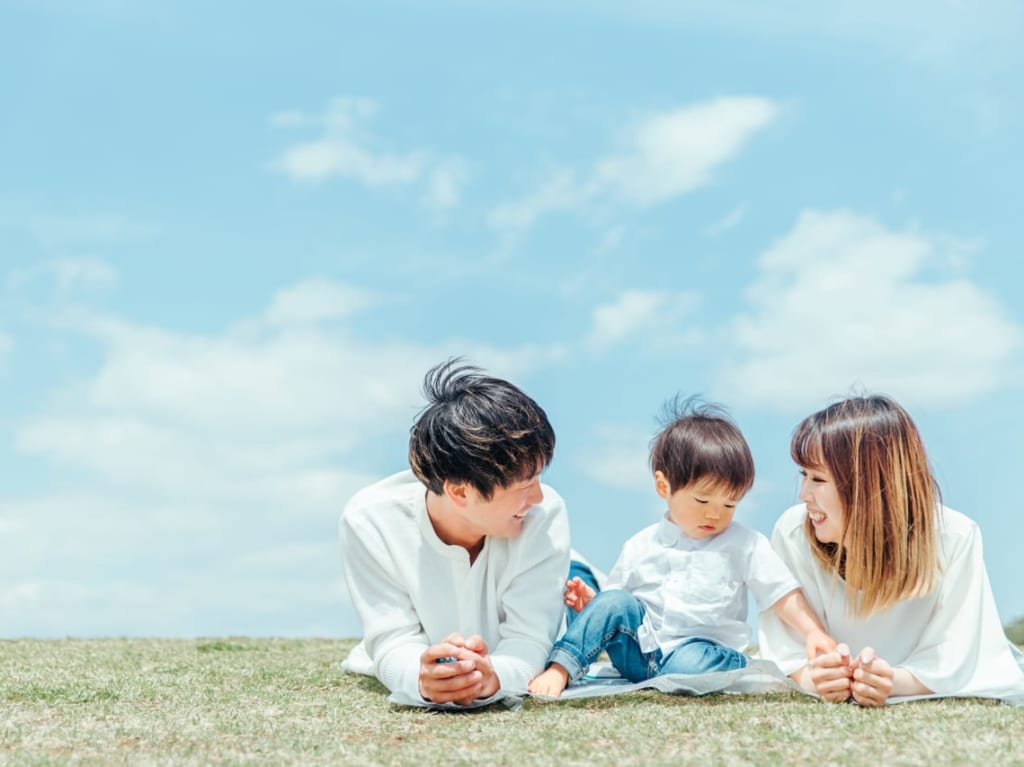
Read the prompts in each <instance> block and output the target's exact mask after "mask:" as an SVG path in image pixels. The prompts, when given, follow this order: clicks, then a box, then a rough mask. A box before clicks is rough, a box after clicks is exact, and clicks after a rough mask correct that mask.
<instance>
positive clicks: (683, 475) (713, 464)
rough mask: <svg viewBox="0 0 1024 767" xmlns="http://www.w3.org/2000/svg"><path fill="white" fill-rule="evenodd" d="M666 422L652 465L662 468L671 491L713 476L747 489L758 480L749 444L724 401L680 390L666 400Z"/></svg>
mask: <svg viewBox="0 0 1024 767" xmlns="http://www.w3.org/2000/svg"><path fill="white" fill-rule="evenodd" d="M661 422H662V424H663V428H662V430H661V432H659V434H658V435H657V436H656V437H655V438H654V439H653V440H652V441H651V471H660V472H662V473H663V474H664V475H665V478H666V479H668V483H669V486H670V487H671V489H672V492H675V491H676V490H679V489H680V488H683V487H686V486H687V485H689V484H691V483H693V482H697V481H700V480H708V481H710V482H712V483H713V484H715V485H719V486H721V487H723V488H725V489H727V490H730V491H733V492H735V493H737V494H739V495H742V494H744V493H746V492H747V491H748V490H749V489H750V487H751V486H752V485H753V484H754V457H753V456H752V455H751V453H750V446H749V445H747V441H746V440H745V439H744V438H743V434H742V433H741V432H740V430H739V427H737V426H736V424H735V423H733V422H732V419H731V418H730V417H729V414H728V413H727V412H726V410H725V408H723V407H722V406H721V405H717V404H714V403H710V402H704V401H702V400H701V399H700V398H699V397H689V398H687V399H681V398H680V397H678V396H677V397H675V398H674V399H672V400H670V401H669V402H667V403H666V404H665V406H664V408H663V410H662V417H661Z"/></svg>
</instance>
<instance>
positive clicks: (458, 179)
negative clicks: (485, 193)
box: [424, 158, 469, 210]
mask: <svg viewBox="0 0 1024 767" xmlns="http://www.w3.org/2000/svg"><path fill="white" fill-rule="evenodd" d="M468 178H469V166H468V165H467V164H466V163H465V162H464V161H463V160H461V159H458V158H455V159H449V160H444V161H441V162H438V163H437V164H436V165H435V166H434V168H433V169H432V170H431V171H430V174H429V178H428V182H427V189H426V193H425V195H424V200H425V202H426V203H427V205H428V206H429V207H431V208H435V209H437V210H451V209H452V208H455V207H457V206H458V205H459V203H460V202H461V196H462V188H463V187H464V186H465V184H466V180H467V179H468Z"/></svg>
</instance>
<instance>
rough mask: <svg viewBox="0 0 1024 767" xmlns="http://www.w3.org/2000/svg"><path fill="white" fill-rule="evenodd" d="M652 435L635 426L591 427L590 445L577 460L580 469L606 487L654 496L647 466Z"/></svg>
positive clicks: (639, 495) (611, 425) (608, 425)
mask: <svg viewBox="0 0 1024 767" xmlns="http://www.w3.org/2000/svg"><path fill="white" fill-rule="evenodd" d="M651 436H652V435H651V434H649V433H645V432H643V430H641V429H638V428H635V427H632V426H622V425H613V424H599V425H597V426H595V427H594V428H593V430H592V433H591V436H590V439H589V440H588V441H587V448H586V449H585V450H584V451H583V452H582V453H581V454H580V456H579V459H578V460H577V461H576V463H577V465H578V466H579V468H580V470H581V471H582V472H583V473H584V474H585V475H586V476H588V477H589V478H590V479H592V480H593V481H594V482H596V483H598V484H599V485H602V486H605V487H613V488H618V489H622V490H632V491H635V492H636V493H637V495H638V497H643V495H642V494H643V493H644V492H649V493H650V495H652V496H653V495H654V490H653V487H654V486H653V480H652V479H651V470H650V468H649V465H648V457H649V452H650V450H649V442H650V439H651Z"/></svg>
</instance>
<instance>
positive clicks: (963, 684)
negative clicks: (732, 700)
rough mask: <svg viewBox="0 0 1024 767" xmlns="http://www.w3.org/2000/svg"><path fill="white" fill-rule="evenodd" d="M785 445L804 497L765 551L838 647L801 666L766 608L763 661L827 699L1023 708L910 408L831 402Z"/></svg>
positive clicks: (989, 604)
mask: <svg viewBox="0 0 1024 767" xmlns="http://www.w3.org/2000/svg"><path fill="white" fill-rule="evenodd" d="M790 452H791V453H792V456H793V460H794V461H796V463H797V464H798V465H799V466H800V467H801V473H802V474H803V480H802V482H801V485H800V500H801V501H803V503H802V504H800V505H798V506H794V507H792V508H790V509H788V510H787V511H786V512H785V513H783V515H782V516H781V517H780V518H779V521H778V522H777V523H776V525H775V529H774V531H773V533H772V545H773V546H774V547H775V549H776V551H778V552H779V554H780V555H781V556H782V558H783V559H784V560H785V561H786V564H788V565H789V567H790V569H791V570H792V571H793V574H794V575H795V576H796V578H797V580H798V581H799V582H800V584H801V586H802V587H803V589H804V593H805V595H806V596H807V599H808V601H810V603H811V606H812V607H813V608H814V610H815V612H816V613H817V614H818V616H819V617H820V618H821V620H822V623H823V624H824V626H825V630H826V631H827V632H828V633H829V634H830V635H831V636H832V637H834V638H835V639H836V641H838V642H840V643H841V644H840V646H839V647H838V648H837V649H836V650H835V651H833V652H830V653H826V654H823V655H819V656H818V657H817V658H815V659H814V660H812V661H810V662H809V663H808V662H807V660H806V655H805V654H804V653H805V649H804V643H803V640H802V639H801V638H800V637H799V636H798V635H797V634H795V633H794V632H792V631H791V630H790V629H789V628H788V627H787V626H786V625H785V624H783V623H782V622H781V621H779V620H778V618H776V617H775V615H774V614H772V613H771V612H770V611H767V612H765V613H762V615H761V616H760V643H761V644H760V646H761V650H760V651H761V655H762V656H763V657H765V658H767V659H769V660H773V661H775V662H776V663H777V664H778V665H779V666H780V668H782V670H783V672H784V673H786V674H789V676H790V677H791V678H792V679H794V680H795V681H796V682H797V683H798V684H799V685H800V686H801V687H803V688H804V689H806V690H809V691H813V692H816V693H818V694H819V695H820V696H821V697H822V698H824V699H825V700H829V701H837V702H838V701H847V700H851V699H852V700H854V701H856V702H857V703H859V704H861V705H862V706H882V705H884V704H885V703H886V702H887V701H888V700H889V699H890V697H904V696H917V695H925V696H976V697H987V698H999V699H1002V700H1005V701H1007V702H1010V703H1014V704H1017V705H1024V670H1022V667H1021V660H1020V658H1021V655H1020V653H1019V652H1018V651H1017V650H1016V648H1015V647H1013V646H1012V645H1010V643H1009V641H1008V640H1007V639H1006V635H1005V634H1004V632H1003V628H1002V624H1001V623H1000V620H999V615H998V613H997V611H996V606H995V600H994V599H993V597H992V589H991V586H990V585H989V580H988V574H987V573H986V571H985V563H984V561H983V559H982V546H981V533H980V531H979V530H978V526H977V524H976V523H975V522H973V521H972V520H971V519H969V518H968V517H966V516H964V515H963V514H961V513H959V512H957V511H954V510H952V509H949V508H946V507H944V506H942V503H941V498H940V495H939V489H938V486H937V485H936V483H935V479H934V477H933V476H932V473H931V470H930V468H929V465H928V459H927V456H926V455H925V451H924V445H923V444H922V442H921V436H920V434H919V433H918V431H917V427H916V426H915V425H914V422H913V421H912V420H911V419H910V416H909V415H908V414H907V412H906V411H905V410H904V409H903V408H902V407H900V406H899V405H898V404H896V403H895V402H893V401H892V400H891V399H888V398H886V397H881V396H871V397H856V398H851V399H846V400H843V401H841V402H837V403H835V404H833V405H831V406H829V407H827V408H825V409H824V410H821V411H819V412H817V413H815V414H814V415H812V416H809V417H808V418H806V419H804V421H802V422H801V423H800V424H799V425H798V426H797V427H796V430H795V431H794V433H793V439H792V444H791V447H790ZM850 648H853V649H854V650H856V651H857V652H856V654H855V655H852V656H851V654H850Z"/></svg>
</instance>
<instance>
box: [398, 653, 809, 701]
mask: <svg viewBox="0 0 1024 767" xmlns="http://www.w3.org/2000/svg"><path fill="white" fill-rule="evenodd" d="M644 689H653V690H660V691H661V692H664V693H668V694H670V695H695V696H696V695H708V694H710V693H715V692H721V693H735V694H759V693H771V692H804V690H802V689H801V688H800V687H799V686H798V685H797V684H796V683H795V682H793V680H791V679H789V678H788V677H787V676H785V675H784V674H783V673H782V672H781V671H780V670H779V667H778V666H776V665H775V664H774V663H772V662H771V661H766V660H757V659H754V660H751V661H750V662H749V663H748V664H747V666H746V667H745V668H741V669H736V670H735V671H716V672H714V673H710V674H663V675H660V676H655V677H651V678H650V679H647V680H645V681H643V682H630V681H629V680H628V679H625V678H624V677H622V676H619V674H618V672H616V671H615V668H614V667H613V666H612V665H611V664H609V663H595V664H593V665H591V667H590V671H589V673H588V674H587V675H586V676H585V677H583V678H582V679H581V680H580V681H578V682H576V683H575V684H571V685H569V687H567V688H566V689H565V691H564V692H563V693H562V696H561V698H559V700H577V699H579V698H596V697H601V696H605V695H619V694H621V693H624V692H633V691H635V690H644ZM527 694H528V693H527V692H526V691H525V690H521V691H506V690H503V691H501V692H499V693H498V694H497V695H494V696H493V697H491V698H487V699H481V700H478V701H474V702H473V703H472V704H471V705H469V706H459V705H456V704H454V703H427V702H425V701H423V700H419V699H414V698H411V697H410V696H408V695H405V694H403V693H401V692H393V693H391V695H390V697H389V698H388V700H389V701H390V702H392V703H395V704H398V705H401V706H419V707H424V708H434V709H439V710H443V711H461V710H468V709H474V708H481V707H483V706H489V705H491V704H493V703H499V702H500V703H502V704H503V705H505V706H507V707H508V708H511V709H513V710H517V709H518V708H519V707H520V706H521V705H522V701H523V697H524V696H525V695H527ZM815 697H816V696H815ZM538 699H539V700H554V699H553V698H546V697H540V696H538Z"/></svg>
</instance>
